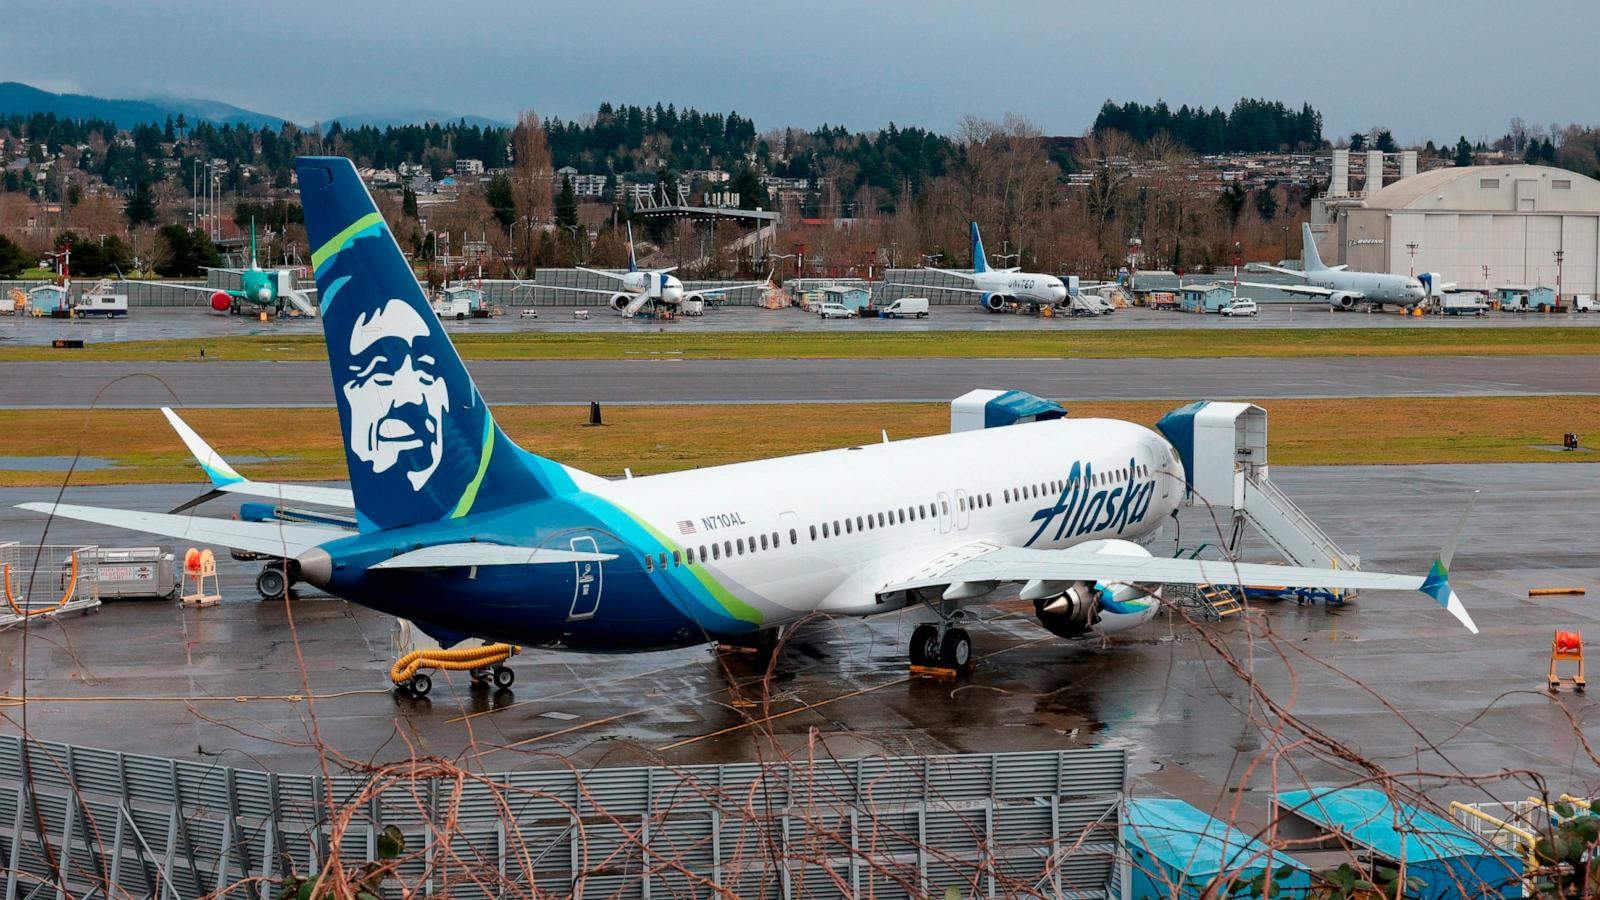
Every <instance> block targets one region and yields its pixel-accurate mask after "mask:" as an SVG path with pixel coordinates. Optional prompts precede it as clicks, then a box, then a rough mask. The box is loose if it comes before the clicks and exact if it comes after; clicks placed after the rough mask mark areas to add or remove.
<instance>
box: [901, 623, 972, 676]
mask: <svg viewBox="0 0 1600 900" xmlns="http://www.w3.org/2000/svg"><path fill="white" fill-rule="evenodd" d="M971 662H972V637H971V636H970V635H968V634H967V630H966V629H965V628H952V627H949V625H947V624H946V623H944V622H939V623H937V624H936V623H933V622H925V623H923V624H921V625H918V626H917V627H916V628H915V629H914V630H912V632H911V664H912V665H913V666H927V667H930V668H941V669H965V668H966V667H967V666H968V665H969V664H970V663H971Z"/></svg>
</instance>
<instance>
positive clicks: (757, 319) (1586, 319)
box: [0, 302, 1600, 347]
mask: <svg viewBox="0 0 1600 900" xmlns="http://www.w3.org/2000/svg"><path fill="white" fill-rule="evenodd" d="M529 308H531V309H533V310H534V311H535V312H537V313H538V318H523V317H522V316H521V315H520V313H521V311H522V309H523V308H521V307H513V308H510V309H508V310H507V313H506V315H503V316H497V317H494V318H490V319H474V320H469V321H466V322H448V323H446V329H447V330H448V331H450V332H451V333H469V332H489V333H507V332H555V333H563V332H565V333H572V332H619V333H629V332H653V331H682V332H688V333H693V332H699V331H737V332H749V331H775V332H778V331H1014V330H1035V329H1040V328H1044V329H1048V330H1051V331H1062V332H1070V331H1074V330H1083V329H1094V330H1100V329H1113V330H1123V329H1135V330H1137V329H1172V328H1186V329H1187V328H1219V329H1241V328H1242V329H1252V328H1256V329H1259V328H1503V327H1508V326H1510V327H1515V326H1572V325H1586V326H1600V315H1578V314H1569V315H1538V314H1533V313H1510V312H1495V313H1491V314H1489V315H1485V316H1481V317H1474V316H1424V317H1422V318H1413V317H1406V316H1401V315H1399V314H1398V313H1396V312H1395V311H1393V310H1390V311H1389V312H1387V313H1365V312H1360V313H1351V312H1335V311H1333V310H1331V309H1329V308H1328V307H1327V306H1326V305H1323V304H1307V303H1273V302H1263V303H1262V304H1261V313H1260V315H1258V316H1255V317H1253V318H1242V319H1227V318H1223V317H1222V316H1216V315H1206V316H1199V315H1193V314H1188V313H1181V312H1174V311H1171V310H1153V309H1145V308H1142V307H1132V308H1128V309H1120V310H1117V311H1116V312H1114V313H1112V314H1111V315H1107V316H1086V317H1073V316H1056V317H1052V318H1048V319H1046V318H1040V317H1038V316H1035V315H1021V314H1012V313H1005V314H993V313H989V312H986V311H985V310H983V309H981V308H979V307H978V306H976V305H956V304H952V305H936V306H934V307H933V308H932V312H931V314H930V315H929V317H928V318H926V319H843V320H841V319H827V320H823V319H819V318H817V317H816V316H815V315H812V314H810V313H807V312H804V311H802V310H799V309H783V310H767V309H759V308H756V307H749V306H729V307H724V308H722V309H714V310H709V311H707V312H706V314H705V315H704V316H693V317H683V318H679V319H675V320H672V321H666V322H663V321H659V320H656V319H648V318H637V317H636V318H632V319H624V318H622V317H621V316H619V315H617V314H615V313H613V312H611V311H610V310H607V309H603V308H599V307H595V308H592V309H590V310H589V317H588V318H587V319H577V318H575V317H574V316H573V308H572V307H559V306H547V307H529ZM319 333H321V332H320V326H319V324H318V322H317V321H316V320H315V319H305V318H287V317H286V318H281V319H274V320H272V321H269V322H265V323H263V322H260V321H258V320H256V319H252V318H249V317H243V316H230V315H227V314H225V313H218V312H215V311H213V310H211V309H210V308H208V307H183V306H147V307H135V308H134V309H133V310H132V311H131V312H130V313H129V314H128V316H127V318H124V319H77V320H66V319H35V318H29V317H20V318H19V317H16V316H0V347H4V346H7V345H41V344H49V343H50V342H51V341H53V340H55V339H56V338H79V339H82V340H83V341H85V342H87V343H95V344H103V343H112V342H120V341H144V340H182V339H187V338H195V339H204V338H215V337H224V336H227V335H238V334H319Z"/></svg>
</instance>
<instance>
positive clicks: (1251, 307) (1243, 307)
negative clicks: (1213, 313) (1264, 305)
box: [1217, 297, 1257, 317]
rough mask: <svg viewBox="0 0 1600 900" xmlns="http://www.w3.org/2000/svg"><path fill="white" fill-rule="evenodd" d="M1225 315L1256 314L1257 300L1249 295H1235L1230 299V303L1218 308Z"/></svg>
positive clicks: (1219, 312)
mask: <svg viewBox="0 0 1600 900" xmlns="http://www.w3.org/2000/svg"><path fill="white" fill-rule="evenodd" d="M1217 312H1218V314H1220V315H1224V316H1229V317H1232V316H1253V315H1255V314H1256V312H1257V310H1256V302H1255V301H1254V300H1251V299H1250V298H1249V297H1235V298H1233V299H1232V300H1229V301H1228V305H1227V306H1224V307H1223V308H1221V309H1219V310H1217Z"/></svg>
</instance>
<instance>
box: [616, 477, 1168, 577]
mask: <svg viewBox="0 0 1600 900" xmlns="http://www.w3.org/2000/svg"><path fill="white" fill-rule="evenodd" d="M1133 472H1134V473H1135V474H1136V475H1138V476H1139V477H1141V478H1142V477H1144V476H1145V475H1147V474H1148V473H1149V469H1148V467H1146V466H1136V467H1134V469H1133ZM1128 473H1129V470H1128V469H1127V468H1122V469H1116V470H1114V471H1111V472H1102V473H1100V474H1098V475H1096V476H1094V481H1093V483H1092V484H1091V485H1090V486H1091V487H1099V486H1102V485H1106V484H1110V483H1111V482H1112V481H1113V480H1115V481H1122V480H1125V479H1126V478H1127V477H1128ZM1066 487H1067V482H1065V481H1050V482H1045V483H1041V484H1033V485H1028V486H1026V487H1022V488H1016V489H1015V490H1012V489H1007V490H1004V491H1002V492H1001V498H1002V500H1003V501H1004V502H1006V503H1010V502H1012V501H1014V500H1021V499H1024V498H1027V497H1034V498H1037V497H1041V496H1044V495H1045V494H1047V493H1057V494H1059V493H1061V492H1062V491H1063V490H1065V489H1066ZM993 505H994V495H993V494H990V493H983V494H972V495H971V496H958V497H957V498H956V508H957V509H958V510H959V511H961V512H967V511H970V510H975V509H988V508H989V507H992V506H993ZM949 514H950V501H948V500H938V501H935V502H934V503H928V504H921V503H919V504H917V505H916V506H908V507H905V508H903V509H891V510H889V511H888V512H880V513H871V514H868V515H865V516H856V517H855V519H853V520H852V519H850V518H848V517H846V518H844V519H834V520H833V522H832V523H831V528H830V523H828V522H823V523H822V525H821V528H820V530H819V528H818V526H816V525H812V526H810V529H811V539H812V540H813V541H815V540H819V539H825V538H830V537H839V536H840V535H845V534H853V533H855V532H858V531H867V530H869V529H873V528H887V527H889V526H890V525H904V524H905V523H907V522H916V521H920V520H925V519H927V518H928V516H929V515H935V516H937V515H949ZM758 540H759V549H761V550H768V549H772V550H776V549H777V548H778V547H779V546H780V544H781V543H782V542H781V539H780V538H779V535H778V532H776V531H774V532H772V537H771V539H770V540H769V539H768V537H767V535H765V534H763V535H761V536H760V537H759V539H758V538H754V537H752V538H750V539H749V548H748V552H750V553H755V552H756V551H757V548H758V543H757V541H758ZM789 543H790V544H798V543H800V535H799V533H797V532H796V531H795V530H794V529H793V528H791V529H789ZM708 546H709V547H710V555H709V556H708V555H707V552H706V548H707V547H708ZM745 552H746V542H745V539H744V538H735V539H734V540H731V541H723V542H722V543H721V544H717V543H712V544H709V545H707V544H702V545H700V546H699V547H689V548H687V549H686V550H684V551H682V552H680V551H677V550H674V551H672V553H671V554H670V556H669V555H668V554H667V553H658V554H656V555H655V556H650V555H648V554H646V555H645V558H644V568H645V571H647V572H649V571H653V570H654V569H656V568H660V569H662V570H665V569H666V568H667V566H668V565H669V560H670V565H671V566H672V567H673V568H677V567H678V566H680V565H693V564H694V563H695V561H696V557H697V556H698V560H699V562H701V563H704V562H706V561H707V560H716V559H722V558H723V556H727V557H729V558H732V557H733V556H734V555H735V554H737V555H739V556H743V555H744V554H745Z"/></svg>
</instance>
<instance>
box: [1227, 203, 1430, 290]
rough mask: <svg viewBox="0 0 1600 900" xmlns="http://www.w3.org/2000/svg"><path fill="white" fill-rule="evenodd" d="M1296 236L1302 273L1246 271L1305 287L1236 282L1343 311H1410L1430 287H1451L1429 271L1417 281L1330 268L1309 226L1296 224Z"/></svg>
mask: <svg viewBox="0 0 1600 900" xmlns="http://www.w3.org/2000/svg"><path fill="white" fill-rule="evenodd" d="M1300 236H1301V240H1302V243H1301V247H1300V264H1301V266H1302V267H1303V270H1302V271H1295V270H1294V269H1280V268H1278V267H1277V266H1268V265H1262V264H1260V263H1252V264H1251V265H1250V266H1249V268H1250V269H1252V270H1256V271H1266V272H1277V273H1279V274H1281V275H1293V276H1294V277H1296V278H1303V279H1305V282H1306V283H1305V284H1264V283H1261V282H1253V281H1241V282H1239V283H1240V284H1242V285H1245V286H1246V287H1263V288H1272V289H1273V290H1277V291H1283V292H1285V293H1289V294H1307V295H1310V296H1313V297H1326V298H1327V300H1328V305H1329V306H1332V307H1333V308H1334V309H1344V310H1350V309H1355V308H1356V305H1357V304H1359V303H1366V304H1368V305H1370V306H1375V307H1381V306H1383V305H1384V304H1386V303H1387V304H1390V305H1393V306H1402V307H1406V308H1410V307H1413V306H1416V305H1417V304H1418V303H1421V302H1422V301H1424V300H1426V299H1427V298H1428V294H1429V292H1430V288H1431V290H1432V291H1433V292H1438V291H1447V290H1450V289H1451V288H1454V287H1455V284H1454V283H1451V284H1440V283H1439V276H1438V275H1436V274H1434V273H1432V272H1424V273H1423V274H1422V277H1421V278H1416V277H1413V276H1410V275H1389V274H1387V273H1384V272H1349V271H1346V270H1345V267H1344V266H1333V267H1331V268H1330V267H1328V266H1325V265H1323V264H1322V255H1321V254H1319V253H1318V252H1317V242H1316V240H1315V239H1313V238H1312V236H1311V225H1310V223H1308V222H1301V223H1300ZM1424 281H1426V283H1424Z"/></svg>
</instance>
